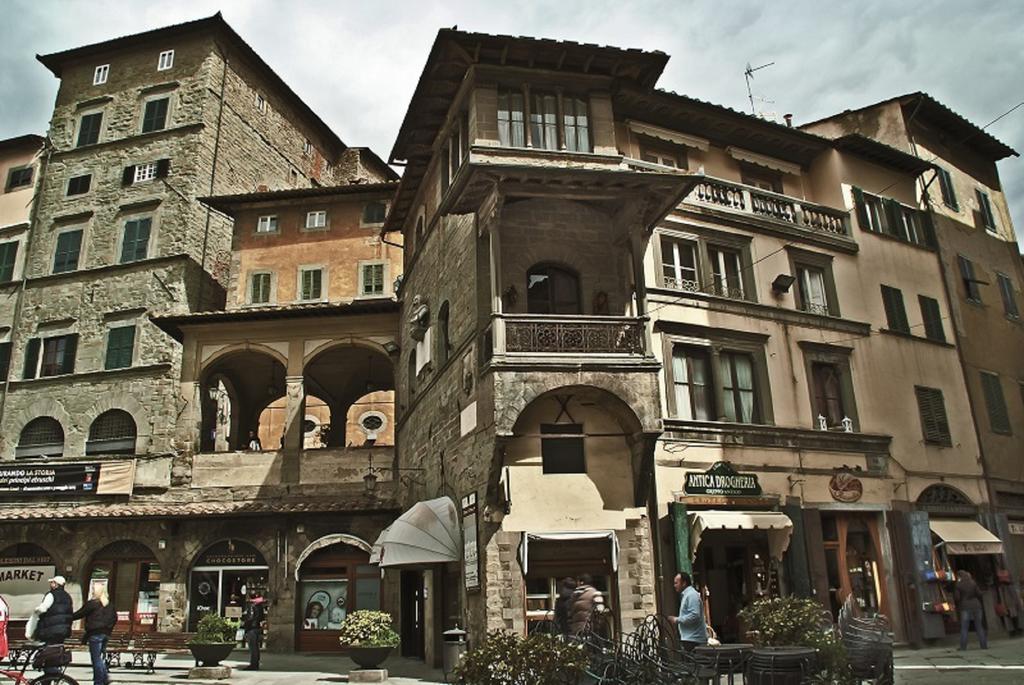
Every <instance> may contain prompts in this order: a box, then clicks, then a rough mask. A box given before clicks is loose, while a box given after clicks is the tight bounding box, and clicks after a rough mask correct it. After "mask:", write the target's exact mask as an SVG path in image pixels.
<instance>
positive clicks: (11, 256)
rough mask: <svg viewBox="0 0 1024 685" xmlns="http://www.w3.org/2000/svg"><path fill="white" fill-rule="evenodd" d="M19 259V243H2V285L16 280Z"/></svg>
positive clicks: (0, 253)
mask: <svg viewBox="0 0 1024 685" xmlns="http://www.w3.org/2000/svg"><path fill="white" fill-rule="evenodd" d="M17 259H18V241H17V240H12V241H10V242H6V243H0V283H7V282H9V281H13V280H14V265H15V263H16V261H17Z"/></svg>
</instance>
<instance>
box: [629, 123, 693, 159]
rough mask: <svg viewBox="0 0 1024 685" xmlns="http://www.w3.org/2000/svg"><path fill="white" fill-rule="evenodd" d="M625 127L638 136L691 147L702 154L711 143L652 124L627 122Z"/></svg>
mask: <svg viewBox="0 0 1024 685" xmlns="http://www.w3.org/2000/svg"><path fill="white" fill-rule="evenodd" d="M626 125H627V126H629V129H630V130H631V131H633V133H639V134H640V135H644V136H648V137H650V138H657V139H659V140H665V141H668V142H670V143H674V144H676V145H684V146H686V147H692V148H695V149H697V150H701V151H703V152H707V151H708V148H709V147H710V146H711V143H710V142H709V141H708V140H707V139H706V138H698V137H697V136H691V135H687V134H685V133H680V132H679V131H670V130H669V129H667V128H662V127H661V126H655V125H654V124H644V123H641V122H639V121H632V120H631V121H628V122H626Z"/></svg>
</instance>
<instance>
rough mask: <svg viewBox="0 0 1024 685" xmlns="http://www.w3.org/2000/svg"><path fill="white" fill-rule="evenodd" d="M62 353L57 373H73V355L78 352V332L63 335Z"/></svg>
mask: <svg viewBox="0 0 1024 685" xmlns="http://www.w3.org/2000/svg"><path fill="white" fill-rule="evenodd" d="M64 338H65V342H64V355H63V356H62V357H61V359H60V370H59V371H58V372H57V373H74V372H75V356H76V355H77V354H78V334H77V333H72V334H71V335H67V336H64Z"/></svg>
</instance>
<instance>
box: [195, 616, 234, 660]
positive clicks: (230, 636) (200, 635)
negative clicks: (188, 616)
mask: <svg viewBox="0 0 1024 685" xmlns="http://www.w3.org/2000/svg"><path fill="white" fill-rule="evenodd" d="M188 648H189V650H190V651H191V652H192V656H193V657H195V660H196V663H197V664H200V665H202V666H216V665H218V664H219V663H220V662H221V661H222V660H224V659H226V658H228V656H229V655H230V654H231V650H233V649H234V648H235V626H234V625H232V623H231V622H230V621H228V620H227V619H226V618H224V617H222V616H218V615H217V614H214V613H209V614H206V615H204V616H203V617H202V618H201V619H199V625H198V627H197V630H196V634H195V636H194V637H193V638H192V639H191V640H189V642H188Z"/></svg>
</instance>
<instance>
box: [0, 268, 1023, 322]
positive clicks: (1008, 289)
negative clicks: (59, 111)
mask: <svg viewBox="0 0 1024 685" xmlns="http://www.w3.org/2000/svg"><path fill="white" fill-rule="evenodd" d="M0 268H2V265H0ZM996 279H997V280H998V281H999V294H1000V295H1002V296H1003V311H1004V312H1005V313H1006V315H1007V316H1011V317H1013V318H1015V319H1016V318H1019V317H1020V310H1019V309H1017V300H1016V298H1015V297H1014V296H1013V281H1011V280H1010V277H1009V276H1007V275H1006V274H997V275H996Z"/></svg>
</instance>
